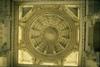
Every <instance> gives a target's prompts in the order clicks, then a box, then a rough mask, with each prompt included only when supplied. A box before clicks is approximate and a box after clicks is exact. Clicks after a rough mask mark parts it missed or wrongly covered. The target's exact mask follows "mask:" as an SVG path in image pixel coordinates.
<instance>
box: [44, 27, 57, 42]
mask: <svg viewBox="0 0 100 67" xmlns="http://www.w3.org/2000/svg"><path fill="white" fill-rule="evenodd" d="M58 36H59V34H58V31H57V29H56V28H54V27H47V28H46V29H45V30H44V34H43V37H44V39H45V40H46V41H47V42H55V41H57V39H58Z"/></svg>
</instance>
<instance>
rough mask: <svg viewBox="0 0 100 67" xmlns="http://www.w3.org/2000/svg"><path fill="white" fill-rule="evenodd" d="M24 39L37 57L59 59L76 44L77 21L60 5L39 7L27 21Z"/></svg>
mask: <svg viewBox="0 0 100 67" xmlns="http://www.w3.org/2000/svg"><path fill="white" fill-rule="evenodd" d="M34 10H35V9H34ZM24 39H25V43H26V46H27V48H29V50H30V51H31V52H32V53H33V54H34V55H35V56H36V57H38V58H40V59H44V58H46V59H48V58H49V59H50V58H51V59H58V58H59V57H61V56H67V55H68V54H69V53H71V52H72V50H73V49H74V46H75V45H76V27H75V23H74V21H73V20H72V19H71V18H70V17H69V15H68V14H67V13H66V12H65V11H64V10H62V9H60V8H58V6H57V8H56V7H53V8H52V6H51V5H50V7H48V6H46V7H44V8H42V7H40V8H39V7H38V9H36V11H34V12H33V13H32V15H31V17H30V18H29V19H28V20H27V21H26V25H25V28H24ZM41 57H42V58H41Z"/></svg>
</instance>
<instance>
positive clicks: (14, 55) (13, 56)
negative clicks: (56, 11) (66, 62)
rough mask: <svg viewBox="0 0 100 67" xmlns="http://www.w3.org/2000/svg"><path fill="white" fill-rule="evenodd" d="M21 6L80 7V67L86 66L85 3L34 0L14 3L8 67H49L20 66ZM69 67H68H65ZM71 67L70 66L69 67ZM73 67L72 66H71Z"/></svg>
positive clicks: (17, 0) (18, 0) (36, 66)
mask: <svg viewBox="0 0 100 67" xmlns="http://www.w3.org/2000/svg"><path fill="white" fill-rule="evenodd" d="M20 4H26V5H30V4H33V5H34V4H65V5H78V6H79V9H80V12H79V16H80V20H79V27H80V28H79V29H80V32H79V34H80V35H79V38H80V40H79V61H78V62H79V64H78V67H82V65H84V62H82V61H83V60H84V58H83V53H84V44H85V41H84V40H85V37H84V36H85V33H84V17H85V1H78V0H77V1H73V0H72V1H61V0H59V1H45V0H44V1H32V0H28V1H27V0H25V1H20V0H15V1H12V18H14V19H13V20H12V22H11V23H12V25H11V28H12V29H11V31H12V32H11V34H12V35H11V47H12V49H11V53H10V56H9V57H10V61H9V64H8V67H48V66H40V65H33V64H32V65H29V64H18V63H17V62H18V22H19V21H18V20H19V18H18V17H19V16H18V15H19V10H18V9H19V5H20ZM50 67H63V66H50ZM64 67H67V66H64ZM68 67H69V66H68ZM70 67H72V66H70ZM74 67H75V66H74Z"/></svg>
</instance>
